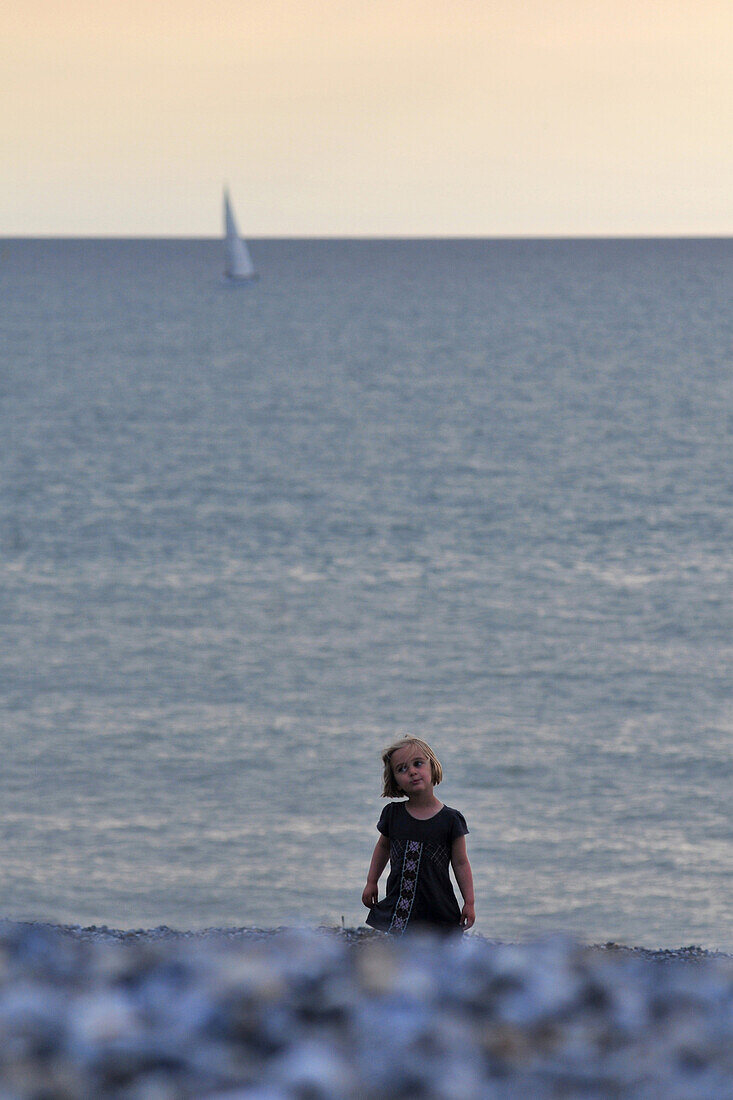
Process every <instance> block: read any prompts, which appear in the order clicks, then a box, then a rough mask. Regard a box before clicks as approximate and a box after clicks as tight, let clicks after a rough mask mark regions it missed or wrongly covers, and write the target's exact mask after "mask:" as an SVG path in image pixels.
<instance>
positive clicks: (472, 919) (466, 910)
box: [461, 903, 476, 928]
mask: <svg viewBox="0 0 733 1100" xmlns="http://www.w3.org/2000/svg"><path fill="white" fill-rule="evenodd" d="M475 923H476V910H475V909H474V907H473V905H469V904H468V903H466V904H465V905H464V906H463V909H462V910H461V928H472V927H473V926H474V924H475Z"/></svg>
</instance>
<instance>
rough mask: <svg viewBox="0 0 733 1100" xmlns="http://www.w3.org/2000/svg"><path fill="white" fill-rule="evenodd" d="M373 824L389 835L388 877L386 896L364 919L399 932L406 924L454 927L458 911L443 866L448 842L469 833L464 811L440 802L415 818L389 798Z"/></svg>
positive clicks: (447, 856)
mask: <svg viewBox="0 0 733 1100" xmlns="http://www.w3.org/2000/svg"><path fill="white" fill-rule="evenodd" d="M377 828H378V829H379V831H380V833H382V834H383V836H386V837H388V838H389V847H390V851H389V877H388V879H387V896H386V897H385V898H384V899H383V901H380V902H378V903H377V905H375V906H373V908H371V909H370V910H369V916H368V917H367V919H366V922H367V924H370V925H371V926H372V928H376V929H378V931H380V932H392V933H394V934H396V935H398V936H400V935H402V933H403V932H405V931H406V930H407V928H408V926H409V928H410V929H413V928H415V927H416V926H418V925H419V926H422V927H425V926H428V927H430V928H435V929H441V930H444V931H449V930H450V929H457V928H459V927H460V923H461V910H460V909H459V907H458V902H457V901H456V895H455V894H454V892H453V886H452V884H451V880H450V875H449V873H448V870H449V867H450V857H451V849H452V846H453V841H454V840H455V839H456V837H459V836H465V835H466V833H467V832H468V827H467V825H466V819H465V818H464V816H463V814H461V813H459V812H458V810H452V809H451V808H450V806H443V808H442V810H438V812H437V814H434V815H433V817H429V818H428V819H427V821H419V820H418V819H417V818H416V817H412V815H411V814H409V813H408V812H407V809H406V803H404V802H390V804H389V805H388V806H385V807H384V809H383V810H382V815H381V817H380V818H379V821H378V822H377Z"/></svg>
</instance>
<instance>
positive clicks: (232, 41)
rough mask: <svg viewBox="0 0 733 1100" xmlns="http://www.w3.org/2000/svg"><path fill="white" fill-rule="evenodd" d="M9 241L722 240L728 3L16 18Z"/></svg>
mask: <svg viewBox="0 0 733 1100" xmlns="http://www.w3.org/2000/svg"><path fill="white" fill-rule="evenodd" d="M0 29H2V45H0V56H1V58H2V64H1V65H0V93H1V94H2V102H3V104H4V109H3V117H2V122H1V123H0V132H1V133H2V139H3V140H2V145H3V149H4V158H3V159H4V172H3V177H4V187H3V188H2V189H1V190H0V235H4V236H10V235H32V236H46V235H59V236H76V235H79V236H89V235H91V236H127V235H135V236H169V235H173V236H213V235H216V234H218V233H219V231H220V197H221V189H222V185H223V184H224V183H228V185H229V187H230V189H231V192H232V196H233V198H234V201H235V205H236V209H237V213H238V217H239V221H240V226H241V228H242V231H243V232H244V233H245V235H247V236H299V235H302V236H332V235H335V236H410V235H421V236H446V235H448V236H535V235H537V236H555V235H563V236H574V235H657V234H658V235H667V234H672V235H674V234H681V235H687V234H692V235H696V234H700V235H708V234H710V235H720V234H729V233H731V231H733V140H731V135H732V134H733V8H732V7H731V4H730V0H553V2H552V3H551V4H548V3H547V0H495V2H491V0H422V2H420V0H369V2H366V0H360V2H358V0H312V2H311V3H304V2H303V0H211V2H209V3H206V4H203V3H201V2H200V0H196V2H194V0H159V2H157V3H155V4H149V3H144V2H143V0H64V2H61V0H56V2H50V0H22V3H21V2H20V0H10V2H9V4H7V5H5V6H4V7H3V12H2V14H0Z"/></svg>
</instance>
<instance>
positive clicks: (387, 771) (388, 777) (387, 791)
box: [382, 735, 443, 798]
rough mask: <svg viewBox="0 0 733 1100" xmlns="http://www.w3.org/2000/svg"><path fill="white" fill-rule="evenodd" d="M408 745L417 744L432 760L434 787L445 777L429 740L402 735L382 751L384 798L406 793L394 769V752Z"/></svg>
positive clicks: (431, 769)
mask: <svg viewBox="0 0 733 1100" xmlns="http://www.w3.org/2000/svg"><path fill="white" fill-rule="evenodd" d="M408 745H416V746H417V747H418V748H419V749H421V750H422V752H424V753H425V755H426V757H427V758H428V760H429V761H430V774H431V776H432V780H433V786H434V787H437V786H438V783H440V781H441V780H442V778H443V766H442V764H441V763H440V760H438V758H437V756H436V755H435V753H434V752H433V750H432V749H431V748H430V745H428V743H427V741H421V740H420V738H419V737H410V736H409V735H408V736H405V737H401V738H400V740H399V741H395V742H394V744H392V745H390V746H389V748H388V749H385V750H384V752H383V753H382V762H383V763H384V787H383V788H382V798H402V796H403V795H404V793H405V792H404V791H403V790H400V788H399V787H398V786H397V781H396V779H395V777H394V772H393V771H392V753H394V752H397V749H405V748H407V746H408Z"/></svg>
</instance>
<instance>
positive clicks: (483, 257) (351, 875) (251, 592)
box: [0, 239, 733, 950]
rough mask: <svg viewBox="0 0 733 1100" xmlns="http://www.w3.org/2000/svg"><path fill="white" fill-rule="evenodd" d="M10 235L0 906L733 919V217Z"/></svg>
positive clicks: (711, 938) (310, 920)
mask: <svg viewBox="0 0 733 1100" xmlns="http://www.w3.org/2000/svg"><path fill="white" fill-rule="evenodd" d="M251 251H252V255H253V258H254V261H255V264H256V266H257V268H258V270H259V273H260V277H259V280H258V281H257V282H256V283H254V284H251V285H246V286H239V287H232V286H228V285H226V284H225V282H224V281H223V279H222V277H221V265H222V250H221V247H220V244H219V242H216V241H205V240H78V241H74V240H32V239H27V240H10V239H6V240H3V241H0V438H1V439H2V450H1V451H0V454H1V455H2V464H1V482H0V597H1V604H0V695H1V706H2V710H1V713H0V751H1V752H2V766H1V767H0V849H1V851H2V857H1V858H0V916H2V917H10V918H13V919H21V920H52V921H60V922H65V923H80V924H92V923H94V924H108V925H110V926H112V927H116V928H120V927H123V928H124V927H127V928H134V927H154V926H157V925H161V924H167V925H169V926H172V927H176V928H200V927H206V926H231V925H237V926H241V925H259V926H265V927H271V926H276V925H283V924H293V923H303V924H307V925H314V924H318V923H327V924H340V923H341V922H342V919H343V921H344V922H345V923H346V924H347V925H356V924H358V923H360V922H361V921H362V919H363V916H364V914H365V911H364V910H363V908H362V906H361V901H360V897H361V891H362V888H363V885H364V880H365V876H366V870H367V866H368V863H369V858H370V854H371V850H372V847H373V845H374V842H375V840H376V837H377V833H376V830H375V822H376V820H377V817H378V816H379V812H380V810H381V806H382V801H381V799H380V790H381V780H380V773H381V763H380V758H379V754H380V750H381V748H382V747H383V746H384V745H385V743H389V742H390V741H391V740H392V739H393V738H394V737H395V735H399V734H401V733H403V732H412V733H415V734H418V735H419V736H421V737H425V738H427V739H428V740H429V741H430V743H431V744H432V745H433V746H434V748H435V750H436V751H437V753H438V755H439V757H440V758H441V759H442V762H443V765H444V769H445V780H444V783H443V785H442V786H441V787H439V788H437V794H438V795H439V796H440V797H441V799H442V800H443V801H445V802H447V803H448V804H449V805H451V806H456V807H458V808H459V809H460V810H462V811H463V812H464V814H465V815H466V817H467V819H468V824H469V827H470V830H471V832H470V836H469V838H468V840H469V854H470V856H471V859H472V863H473V868H474V875H475V879H476V888H477V911H478V920H477V925H476V928H477V930H478V931H480V932H482V933H483V934H484V935H487V936H489V937H491V938H495V939H502V940H511V939H523V938H526V937H530V936H534V935H537V934H541V933H545V932H550V931H558V930H563V931H567V932H570V933H572V934H574V935H576V936H578V937H580V938H581V939H584V940H587V941H590V942H605V941H607V940H615V941H622V942H626V943H634V944H639V945H646V946H660V945H661V946H664V945H667V946H671V945H679V944H688V943H697V944H700V945H702V946H705V947H709V948H720V949H723V950H731V949H733V929H732V928H731V910H732V908H733V904H732V903H733V896H732V890H731V879H732V866H731V840H732V839H733V826H732V824H731V790H733V783H732V779H733V766H732V764H731V741H732V734H733V601H732V599H731V593H732V587H733V584H732V582H733V507H732V506H733V449H732V447H731V432H732V429H733V311H732V310H731V302H733V240H731V239H720V240H692V239H690V240H608V241H604V240H575V241H563V240H548V241H543V240H536V241H535V240H524V241H522V240H520V241H509V240H468V241H451V240H440V241H429V240H405V241H399V240H390V241H377V240H375V241H349V240H323V241H319V240H255V241H253V242H251Z"/></svg>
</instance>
